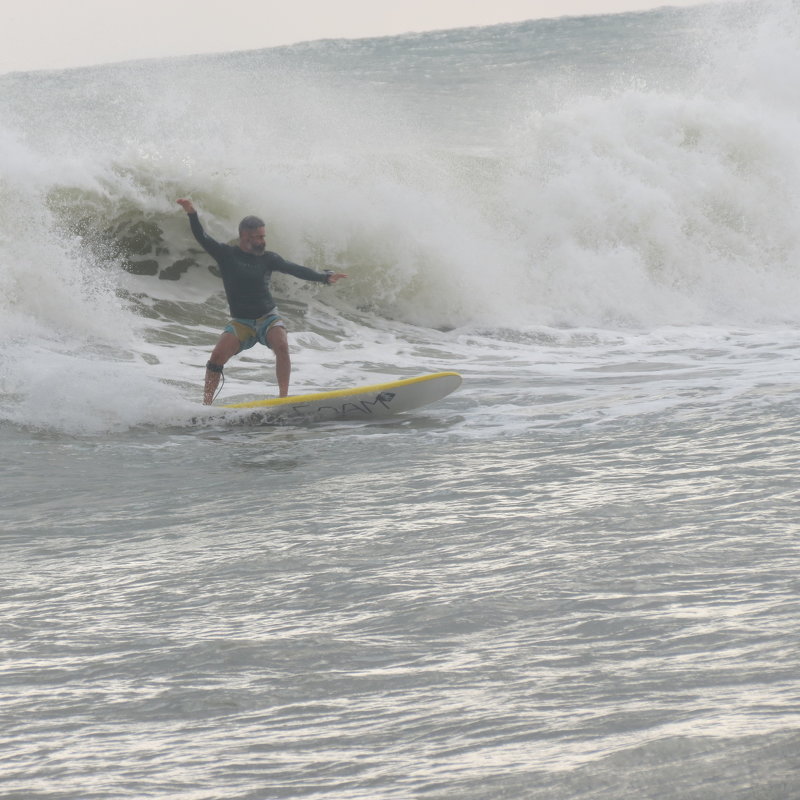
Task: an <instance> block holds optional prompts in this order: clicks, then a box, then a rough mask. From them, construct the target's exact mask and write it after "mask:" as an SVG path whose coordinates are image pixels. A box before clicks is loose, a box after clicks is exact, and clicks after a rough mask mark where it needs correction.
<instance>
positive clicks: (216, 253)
mask: <svg viewBox="0 0 800 800" xmlns="http://www.w3.org/2000/svg"><path fill="white" fill-rule="evenodd" d="M189 226H190V227H191V229H192V233H193V234H194V238H195V239H197V242H198V244H199V245H200V247H202V248H203V250H205V251H206V252H207V253H208V254H209V255H210V256H212V257H213V258H215V259H219V258H221V257H222V253H223V250H224V247H225V246H224V245H221V244H220V243H219V242H218V241H216V240H215V239H212V238H211V237H210V236H209V235H208V234H207V233H206V232H205V231H204V230H203V226H202V225H201V224H200V219H199V218H198V216H197V212H195V213H193V214H189Z"/></svg>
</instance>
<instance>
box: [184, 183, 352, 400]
mask: <svg viewBox="0 0 800 800" xmlns="http://www.w3.org/2000/svg"><path fill="white" fill-rule="evenodd" d="M178 205H180V206H181V208H183V210H184V211H185V212H186V213H187V214H188V215H189V225H190V226H191V228H192V233H193V234H194V238H195V239H197V241H198V242H199V243H200V245H201V247H202V248H203V249H204V250H205V251H206V252H207V253H208V254H209V255H210V256H211V257H212V258H213V259H214V260H215V261H216V262H217V264H218V265H219V271H220V273H221V275H222V284H223V286H224V287H225V295H226V297H227V298H228V306H229V307H230V312H231V320H230V321H229V322H228V324H227V325H226V326H225V329H224V331H223V332H222V335H221V336H220V337H219V341H218V342H217V344H216V346H215V347H214V349H213V350H212V352H211V358H210V359H209V361H208V363H207V364H206V376H205V385H204V387H203V403H204V404H205V405H211V403H212V402H213V400H214V395H215V394H216V391H217V386H218V385H219V381H220V377H221V376H222V368H223V367H224V366H225V364H227V363H228V360H229V359H230V358H231V357H232V356H235V355H236V354H237V353H240V352H241V351H242V350H247V349H248V348H250V347H252V346H253V345H254V344H255V343H256V342H260V343H261V344H263V345H266V346H267V347H269V348H270V350H272V352H273V353H275V377H276V378H277V380H278V392H279V396H280V397H286V396H287V395H288V394H289V376H290V375H291V371H292V363H291V359H290V358H289V342H288V339H287V337H286V326H285V325H284V322H283V320H282V319H281V317H280V315H279V314H278V311H277V309H276V307H275V301H274V300H273V299H272V294H271V293H270V290H269V281H270V277H271V276H272V273H273V272H285V273H286V274H287V275H294V277H295V278H301V279H303V280H306V281H317V282H318V283H326V284H331V283H336V282H337V281H339V280H341V279H342V278H346V277H347V275H345V274H344V273H342V272H334V271H333V270H325V271H324V272H317V271H316V270H313V269H311V268H310V267H304V266H301V265H300V264H293V263H292V262H291V261H286V260H285V259H283V258H281V256H279V255H278V254H277V253H270V252H269V251H268V250H267V249H266V233H265V226H264V221H263V220H261V219H259V218H258V217H245V218H244V219H243V220H242V221H241V222H240V223H239V244H238V245H237V246H236V247H232V246H231V245H227V244H221V243H220V242H217V241H215V240H214V239H212V238H211V237H210V236H209V235H208V234H207V233H206V232H205V231H204V230H203V226H202V225H201V224H200V220H199V219H198V217H197V211H196V210H195V207H194V205H193V204H192V201H191V200H186V199H181V200H178Z"/></svg>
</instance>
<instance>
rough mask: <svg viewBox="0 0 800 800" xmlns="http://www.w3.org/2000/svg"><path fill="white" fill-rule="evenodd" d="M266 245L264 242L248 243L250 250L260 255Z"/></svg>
mask: <svg viewBox="0 0 800 800" xmlns="http://www.w3.org/2000/svg"><path fill="white" fill-rule="evenodd" d="M266 249H267V246H266V245H265V244H251V245H250V252H251V253H255V255H257V256H260V255H263V254H264V253H265V252H266Z"/></svg>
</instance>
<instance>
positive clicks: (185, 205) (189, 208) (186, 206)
mask: <svg viewBox="0 0 800 800" xmlns="http://www.w3.org/2000/svg"><path fill="white" fill-rule="evenodd" d="M178 205H179V206H180V207H181V208H182V209H183V210H184V211H185V212H186V213H187V214H196V213H197V212H196V211H195V210H194V205H193V204H192V201H191V200H184V199H180V200H178Z"/></svg>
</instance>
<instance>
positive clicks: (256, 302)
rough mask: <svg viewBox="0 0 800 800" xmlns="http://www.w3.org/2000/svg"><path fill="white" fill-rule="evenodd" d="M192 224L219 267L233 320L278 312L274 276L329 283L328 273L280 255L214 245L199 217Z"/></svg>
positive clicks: (195, 217)
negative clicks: (270, 283) (271, 282)
mask: <svg viewBox="0 0 800 800" xmlns="http://www.w3.org/2000/svg"><path fill="white" fill-rule="evenodd" d="M189 224H190V225H191V228H192V233H193V234H194V238H195V239H197V241H198V242H199V243H200V246H201V247H202V248H203V249H204V250H205V251H206V252H207V253H208V254H209V255H210V256H211V257H212V258H213V259H214V260H215V261H216V262H217V264H218V265H219V271H220V274H221V275H222V285H223V286H224V287H225V295H226V297H227V298H228V305H229V306H230V309H231V316H232V317H239V318H242V319H258V318H259V317H263V316H264V315H265V314H267V313H269V312H270V311H272V309H273V308H275V301H274V300H273V299H272V294H271V292H270V290H269V282H270V278H271V276H272V273H273V272H284V273H286V274H287V275H294V277H295V278H301V279H302V280H306V281H317V282H318V283H327V282H328V274H327V273H325V272H317V271H316V270H313V269H311V268H310V267H304V266H302V265H301V264H293V263H292V262H291V261H286V259H284V258H281V256H279V255H278V254H277V253H270V252H265V253H261V254H260V255H256V254H254V253H245V252H244V250H241V249H239V248H238V247H231V246H230V245H228V244H221V243H220V242H217V241H215V240H214V239H212V238H211V237H210V236H209V235H208V234H207V233H206V232H205V231H204V230H203V226H202V225H201V224H200V220H199V219H198V217H197V214H196V213H195V214H189Z"/></svg>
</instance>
